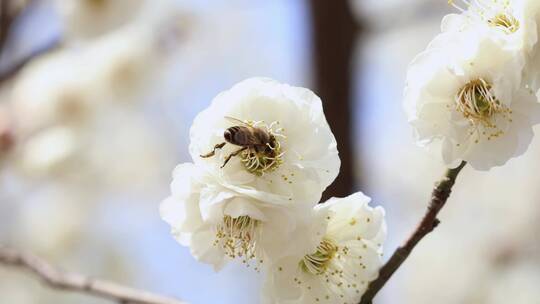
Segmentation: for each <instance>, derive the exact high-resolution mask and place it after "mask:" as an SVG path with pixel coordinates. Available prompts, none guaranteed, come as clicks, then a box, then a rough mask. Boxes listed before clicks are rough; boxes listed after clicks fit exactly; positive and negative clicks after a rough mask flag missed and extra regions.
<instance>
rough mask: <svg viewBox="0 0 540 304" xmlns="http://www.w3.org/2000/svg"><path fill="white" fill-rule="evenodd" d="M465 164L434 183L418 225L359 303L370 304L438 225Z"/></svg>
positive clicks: (381, 270) (451, 170)
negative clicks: (440, 214)
mask: <svg viewBox="0 0 540 304" xmlns="http://www.w3.org/2000/svg"><path fill="white" fill-rule="evenodd" d="M465 164H466V162H462V163H461V164H460V165H459V166H458V167H457V168H454V169H448V170H447V171H446V174H445V175H444V177H443V178H442V180H440V181H439V182H438V183H437V184H436V185H435V188H434V189H433V193H432V195H431V201H430V202H429V205H428V208H427V211H426V213H425V215H424V217H423V218H422V220H421V221H420V223H419V224H418V227H417V228H416V230H415V231H414V232H413V234H412V235H411V236H410V237H409V239H408V240H407V241H406V242H405V244H403V245H402V246H400V247H398V248H397V249H396V251H395V252H394V254H392V257H390V259H389V260H388V262H386V264H384V266H383V267H382V268H381V269H380V270H379V277H378V278H377V279H376V280H374V281H372V282H371V283H370V284H369V286H368V289H367V291H366V292H365V293H364V295H363V296H362V300H361V301H360V304H370V303H371V301H372V300H373V298H374V297H375V295H377V293H378V292H379V290H381V288H382V287H383V286H384V285H385V284H386V282H387V281H388V280H389V279H390V277H392V275H393V274H394V272H396V270H398V268H399V267H400V266H401V264H403V262H405V260H406V259H407V257H408V256H409V255H410V254H411V252H412V250H413V249H414V247H415V246H416V245H417V244H418V242H420V240H422V239H423V238H424V236H426V235H427V234H428V233H430V232H431V231H433V229H435V227H437V225H439V223H440V221H439V219H437V215H438V214H439V211H441V209H442V208H443V207H444V204H445V203H446V201H447V200H448V197H449V196H450V192H451V191H452V186H454V183H455V182H456V178H457V176H458V174H459V172H460V171H461V169H463V167H465Z"/></svg>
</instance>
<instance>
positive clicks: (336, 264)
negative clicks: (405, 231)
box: [263, 193, 386, 304]
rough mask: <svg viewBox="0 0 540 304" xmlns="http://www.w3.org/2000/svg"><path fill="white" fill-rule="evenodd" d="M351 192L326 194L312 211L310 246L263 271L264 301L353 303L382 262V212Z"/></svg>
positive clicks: (357, 299)
mask: <svg viewBox="0 0 540 304" xmlns="http://www.w3.org/2000/svg"><path fill="white" fill-rule="evenodd" d="M369 201H370V198H368V197H366V196H365V195H363V194H362V193H354V194H352V195H350V196H348V197H346V198H332V199H330V200H329V201H327V202H326V203H324V204H321V205H318V206H316V207H315V210H314V213H315V215H314V222H313V223H314V224H313V234H312V237H313V238H315V239H317V240H318V245H317V247H316V248H312V251H311V252H309V253H307V254H304V255H295V256H287V257H284V258H282V259H280V260H278V261H277V262H275V263H274V264H273V265H272V267H271V269H270V272H269V273H268V275H267V278H266V281H265V284H264V289H263V301H264V302H266V303H290V304H292V303H306V304H312V303H358V302H359V301H360V298H361V297H362V294H363V293H364V292H365V290H366V288H367V286H368V283H369V282H370V281H372V280H374V279H375V278H376V277H377V275H378V270H379V268H380V266H381V264H382V261H381V254H382V243H383V241H384V239H385V237H386V224H385V221H384V210H383V209H382V208H381V207H377V208H372V207H370V206H369V205H368V203H369ZM306 237H307V236H306Z"/></svg>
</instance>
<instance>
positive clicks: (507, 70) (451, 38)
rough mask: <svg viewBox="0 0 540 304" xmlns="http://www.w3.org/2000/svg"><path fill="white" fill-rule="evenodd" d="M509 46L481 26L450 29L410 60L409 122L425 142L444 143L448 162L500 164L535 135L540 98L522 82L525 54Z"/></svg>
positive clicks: (479, 165)
mask: <svg viewBox="0 0 540 304" xmlns="http://www.w3.org/2000/svg"><path fill="white" fill-rule="evenodd" d="M504 46H505V44H504V43H503V42H502V41H500V40H497V39H492V37H491V36H489V35H482V34H481V32H479V33H474V32H469V33H460V32H456V33H452V34H449V33H444V34H443V35H441V36H438V37H436V38H435V39H434V41H433V42H432V43H431V44H430V46H429V47H428V49H427V50H426V51H424V52H423V53H421V54H420V55H418V56H417V57H416V58H415V59H414V60H413V62H412V63H411V65H410V67H409V70H408V74H407V87H406V89H405V108H406V111H407V114H408V118H409V122H410V123H411V124H412V125H413V127H414V129H415V133H416V136H417V140H418V143H419V144H420V145H423V146H426V145H430V146H437V145H440V146H441V147H440V148H441V150H442V152H441V153H442V156H443V159H444V162H445V163H446V164H447V165H449V166H456V165H457V164H459V162H460V161H462V160H464V161H468V162H469V163H470V164H471V166H472V167H474V168H476V169H479V170H487V169H489V168H491V167H493V166H500V165H503V164H504V163H506V162H507V161H508V160H509V159H510V158H512V157H515V156H518V155H521V154H523V153H524V152H525V150H526V149H527V147H528V145H529V144H530V142H531V140H532V136H533V132H532V125H534V124H537V123H538V121H539V120H538V119H539V117H540V115H539V104H538V103H537V102H536V96H535V94H534V92H533V91H531V90H530V89H528V88H527V87H525V86H523V85H522V82H521V75H522V71H523V65H524V58H523V56H518V55H516V53H515V52H511V51H508V50H506V49H505V48H504ZM435 143H436V144H435ZM431 144H433V145H431Z"/></svg>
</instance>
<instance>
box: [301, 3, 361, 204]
mask: <svg viewBox="0 0 540 304" xmlns="http://www.w3.org/2000/svg"><path fill="white" fill-rule="evenodd" d="M308 3H309V7H310V11H311V23H312V40H313V46H312V47H313V55H312V56H313V58H312V60H313V68H314V81H315V92H316V93H317V94H318V95H319V96H320V97H321V99H322V101H323V103H324V113H325V116H326V119H327V120H328V123H329V124H330V128H331V129H332V132H333V133H334V135H335V137H336V141H337V145H338V150H339V157H340V159H341V169H340V172H339V175H338V177H337V179H336V180H335V181H334V182H333V183H332V184H331V185H330V186H329V187H328V189H326V191H325V192H324V194H323V198H322V201H323V202H324V201H325V200H327V199H328V198H330V197H333V196H335V197H345V196H347V195H349V194H350V193H351V192H352V191H353V189H354V186H355V184H357V182H358V180H355V178H358V176H355V175H354V172H355V171H357V170H355V161H354V160H355V158H358V157H357V156H358V155H356V154H355V153H354V150H353V147H354V145H353V141H352V139H353V136H356V135H354V134H352V131H351V130H353V125H352V115H353V98H352V94H353V90H352V87H353V86H352V84H353V83H352V82H353V79H352V68H351V63H352V61H353V47H354V44H355V41H356V38H357V34H358V33H359V31H360V30H361V28H360V27H359V25H358V24H357V22H356V19H355V18H354V16H353V13H352V11H351V8H350V5H349V2H348V1H328V0H310V1H309V2H308ZM354 141H358V138H356V137H354Z"/></svg>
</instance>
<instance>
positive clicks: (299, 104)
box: [190, 78, 340, 206]
mask: <svg viewBox="0 0 540 304" xmlns="http://www.w3.org/2000/svg"><path fill="white" fill-rule="evenodd" d="M190 138H191V143H190V154H191V157H192V158H193V161H194V162H195V164H197V165H200V166H203V167H204V168H206V170H207V171H208V172H210V173H211V174H212V175H214V176H217V177H218V179H220V180H222V181H223V182H227V183H230V184H233V185H236V186H237V187H240V188H243V189H246V190H247V189H256V190H257V192H260V193H267V194H271V195H278V196H280V197H281V198H282V199H283V200H289V201H303V202H309V203H310V204H311V206H313V205H314V204H316V203H317V202H318V201H319V200H320V198H321V194H322V192H323V191H324V190H325V189H326V187H328V185H330V183H331V182H332V181H333V180H334V179H335V178H336V176H337V174H338V172H339V166H340V160H339V157H338V151H337V144H336V140H335V138H334V135H333V134H332V131H331V130H330V127H329V126H328V123H327V121H326V118H325V116H324V112H323V108H322V103H321V100H320V99H319V98H318V97H317V96H316V95H315V94H314V93H313V92H311V91H310V90H308V89H304V88H299V87H292V86H289V85H286V84H282V83H279V82H277V81H274V80H271V79H267V78H251V79H247V80H244V81H242V82H240V83H238V84H236V85H235V86H234V87H233V88H232V89H230V90H229V91H225V92H223V93H221V94H219V95H218V96H217V97H216V98H214V100H213V101H212V104H211V105H210V107H208V108H207V109H206V110H204V111H203V112H201V113H200V114H199V115H198V116H197V117H196V118H195V121H194V123H193V126H192V128H191V131H190Z"/></svg>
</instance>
